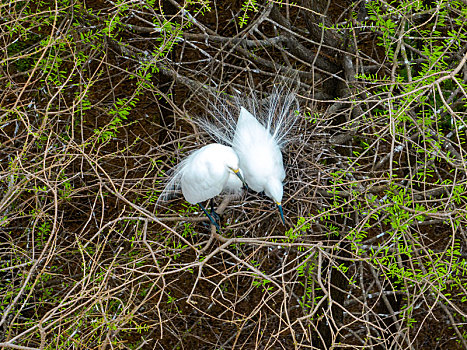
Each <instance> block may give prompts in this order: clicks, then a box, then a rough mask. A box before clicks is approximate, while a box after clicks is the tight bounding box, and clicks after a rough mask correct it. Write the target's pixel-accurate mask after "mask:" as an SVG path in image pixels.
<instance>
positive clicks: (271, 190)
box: [200, 88, 298, 224]
mask: <svg viewBox="0 0 467 350" xmlns="http://www.w3.org/2000/svg"><path fill="white" fill-rule="evenodd" d="M236 102H237V107H239V109H240V113H239V117H238V121H237V123H235V121H234V120H233V118H232V113H231V111H230V110H228V108H227V107H225V105H221V106H220V107H217V109H216V110H215V114H214V113H213V114H212V115H213V117H214V118H215V120H216V123H215V124H213V123H211V122H209V121H206V120H202V121H201V122H200V125H201V127H202V128H203V129H205V130H206V131H208V133H210V134H211V135H212V136H213V137H214V138H215V139H217V140H219V141H220V142H223V143H227V144H230V145H231V146H232V148H233V150H234V151H235V153H236V154H237V155H238V158H239V161H240V168H241V169H242V171H243V174H244V178H245V182H246V183H247V185H248V186H249V188H251V189H253V190H254V191H257V192H263V191H264V193H265V194H266V195H267V196H268V197H270V198H271V199H272V200H273V201H274V202H275V203H276V205H277V207H278V209H279V213H280V216H281V219H282V222H283V223H284V224H285V220H284V214H283V210H282V196H283V181H284V179H285V169H284V165H283V162H282V153H281V149H282V148H283V147H284V146H285V145H286V144H287V143H288V141H289V140H290V139H291V137H290V134H289V133H290V130H291V129H292V127H293V125H294V123H295V121H296V120H297V116H298V104H297V100H296V98H295V94H293V93H291V92H287V93H285V94H283V93H282V90H280V89H277V88H276V89H275V90H274V92H273V93H272V94H271V95H270V96H269V98H268V100H267V102H266V103H264V104H261V103H260V102H259V101H258V100H257V99H255V98H249V99H246V100H241V99H237V100H236ZM244 106H248V108H249V109H250V110H251V111H253V113H255V114H256V117H255V116H254V115H253V114H252V113H250V112H249V111H248V110H247V109H246V108H245V107H244ZM257 118H258V119H259V120H258V119H257Z"/></svg>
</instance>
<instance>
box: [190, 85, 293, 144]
mask: <svg viewBox="0 0 467 350" xmlns="http://www.w3.org/2000/svg"><path fill="white" fill-rule="evenodd" d="M291 81H296V79H291V78H284V79H278V82H277V83H276V84H275V86H274V88H273V91H272V93H271V94H270V95H269V96H268V97H267V98H265V99H262V100H261V99H260V98H259V96H258V94H257V93H252V94H250V95H249V96H241V94H240V93H237V94H236V95H234V96H226V95H225V94H223V95H218V96H215V97H214V101H212V100H211V101H210V103H209V105H208V116H209V119H208V118H205V117H201V118H198V119H197V120H195V121H194V122H195V123H196V124H198V126H199V127H200V129H201V130H204V131H206V132H207V133H208V134H209V135H210V136H211V137H212V138H213V139H214V140H215V141H216V142H219V143H222V144H225V145H229V146H233V139H234V135H235V129H236V125H237V119H238V116H239V114H240V109H241V107H244V108H246V109H247V110H248V111H249V112H250V113H251V114H253V115H254V116H255V117H256V119H257V120H258V122H259V123H260V124H262V125H263V126H264V127H265V128H266V129H267V130H268V131H269V133H270V134H271V135H272V136H273V138H274V140H275V141H276V142H277V144H278V145H279V147H280V148H283V147H284V146H286V145H287V144H288V143H289V142H290V141H292V140H293V139H294V137H293V135H292V132H291V131H292V129H293V127H294V125H295V124H296V122H297V120H298V116H299V103H298V101H297V98H296V94H295V90H294V89H292V86H291V84H290V82H291Z"/></svg>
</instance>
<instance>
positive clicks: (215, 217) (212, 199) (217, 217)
mask: <svg viewBox="0 0 467 350" xmlns="http://www.w3.org/2000/svg"><path fill="white" fill-rule="evenodd" d="M210 201H211V216H212V217H213V218H214V220H216V222H217V223H220V222H221V217H220V216H219V214H217V213H216V211H215V210H214V198H211V199H210Z"/></svg>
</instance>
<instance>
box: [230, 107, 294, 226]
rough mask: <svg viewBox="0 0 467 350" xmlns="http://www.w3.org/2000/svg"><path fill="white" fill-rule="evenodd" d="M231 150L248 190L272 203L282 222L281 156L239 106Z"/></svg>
mask: <svg viewBox="0 0 467 350" xmlns="http://www.w3.org/2000/svg"><path fill="white" fill-rule="evenodd" d="M232 147H233V149H234V150H235V152H236V153H237V155H238V158H239V160H240V168H241V169H243V173H244V178H245V181H246V183H247V184H248V187H249V188H251V189H252V190H254V191H256V192H263V191H264V193H265V194H266V196H268V197H269V198H271V199H272V200H273V201H274V203H276V205H277V207H278V208H279V213H280V216H281V219H282V222H283V223H284V225H285V220H284V214H283V211H282V204H281V203H282V195H283V186H282V182H283V181H284V179H285V170H284V164H283V162H282V153H281V150H280V147H279V145H278V143H277V141H276V140H275V139H274V137H273V135H271V134H270V133H269V131H268V130H267V129H266V128H265V127H264V126H263V125H261V124H260V123H259V122H258V120H256V118H255V117H254V116H253V115H252V114H251V113H250V112H248V111H247V110H246V109H245V108H244V107H241V110H240V116H239V117H238V121H237V127H236V129H235V135H234V138H233V141H232Z"/></svg>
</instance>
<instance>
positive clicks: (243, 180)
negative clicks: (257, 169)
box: [232, 169, 248, 191]
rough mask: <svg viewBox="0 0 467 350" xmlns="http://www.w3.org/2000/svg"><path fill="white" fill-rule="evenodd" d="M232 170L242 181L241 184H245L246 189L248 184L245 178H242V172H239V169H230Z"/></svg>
mask: <svg viewBox="0 0 467 350" xmlns="http://www.w3.org/2000/svg"><path fill="white" fill-rule="evenodd" d="M232 171H233V172H234V174H235V175H237V176H238V178H239V179H240V180H241V181H242V182H243V184H244V185H245V187H246V189H247V191H248V185H247V184H246V182H245V179H244V178H243V176H242V174H240V169H232Z"/></svg>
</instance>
